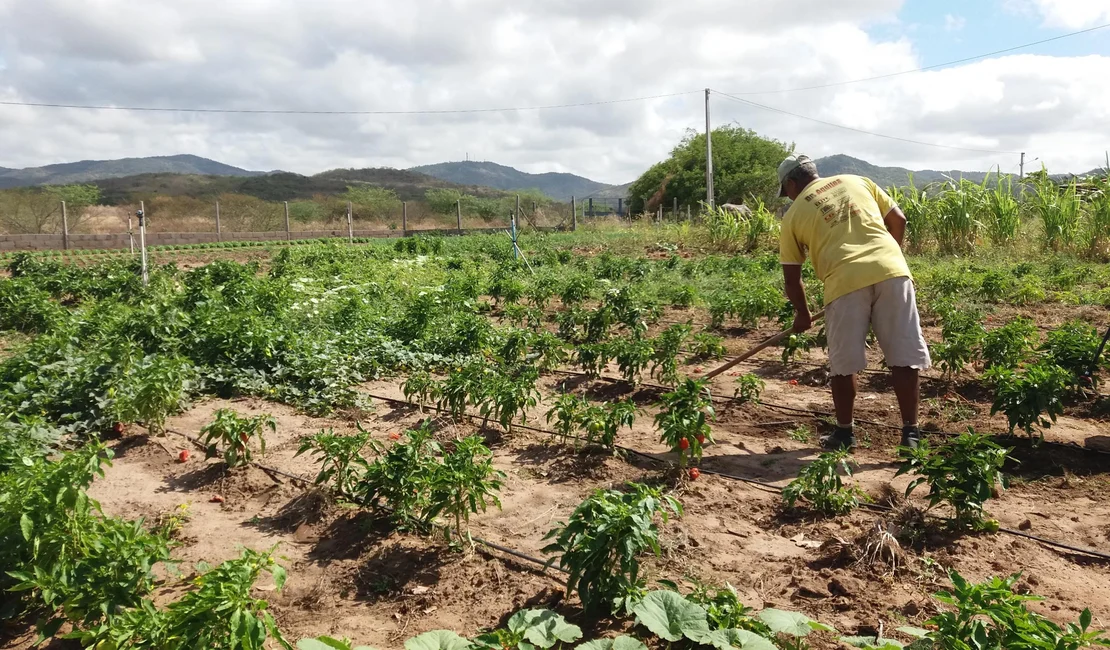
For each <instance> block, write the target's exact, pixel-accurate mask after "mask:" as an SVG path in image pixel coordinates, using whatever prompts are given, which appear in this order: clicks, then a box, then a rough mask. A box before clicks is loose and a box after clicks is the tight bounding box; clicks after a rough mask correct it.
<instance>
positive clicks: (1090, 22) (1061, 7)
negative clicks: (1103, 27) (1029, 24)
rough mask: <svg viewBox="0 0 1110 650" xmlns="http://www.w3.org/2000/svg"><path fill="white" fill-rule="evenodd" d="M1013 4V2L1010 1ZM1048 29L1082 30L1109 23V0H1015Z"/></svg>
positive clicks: (1012, 0)
mask: <svg viewBox="0 0 1110 650" xmlns="http://www.w3.org/2000/svg"><path fill="white" fill-rule="evenodd" d="M1010 2H1014V0H1010ZM1017 2H1019V3H1020V5H1024V6H1025V8H1026V9H1029V10H1033V11H1035V12H1036V13H1038V14H1039V15H1040V16H1041V17H1042V18H1043V19H1044V22H1045V25H1047V26H1049V27H1062V28H1066V29H1083V28H1085V27H1094V26H1095V25H1098V24H1100V23H1106V22H1108V21H1110V0H1017Z"/></svg>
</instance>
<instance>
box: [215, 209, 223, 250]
mask: <svg viewBox="0 0 1110 650" xmlns="http://www.w3.org/2000/svg"><path fill="white" fill-rule="evenodd" d="M223 240H224V237H223V234H222V233H221V231H220V202H219V201H216V241H218V242H219V241H223Z"/></svg>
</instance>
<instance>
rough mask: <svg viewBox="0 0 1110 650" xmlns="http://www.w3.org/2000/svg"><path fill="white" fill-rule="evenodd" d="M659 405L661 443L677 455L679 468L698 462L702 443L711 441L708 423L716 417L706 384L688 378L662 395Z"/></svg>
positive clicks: (711, 436) (656, 418)
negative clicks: (691, 462) (692, 461)
mask: <svg viewBox="0 0 1110 650" xmlns="http://www.w3.org/2000/svg"><path fill="white" fill-rule="evenodd" d="M659 406H660V411H659V413H658V414H656V416H655V428H656V429H658V430H659V437H660V440H661V441H662V442H663V443H665V444H667V445H669V446H670V448H671V451H673V452H675V453H677V454H678V465H679V467H682V468H685V467H686V466H687V465H688V464H689V462H690V460H691V459H693V460H694V461H695V462H696V461H699V460H701V455H702V449H703V448H704V445H705V443H706V442H713V434H712V431H711V430H710V427H709V420H710V419H711V418H714V417H715V416H716V413H715V411H714V409H713V399H712V396H711V395H710V394H709V388H708V385H707V382H705V381H704V380H697V379H689V378H687V379H685V380H684V381H682V383H680V384H679V385H678V386H676V387H675V390H674V391H673V392H670V393H666V394H664V395H663V396H662V397H661V398H660V402H659Z"/></svg>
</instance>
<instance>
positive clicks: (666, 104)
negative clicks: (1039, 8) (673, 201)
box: [0, 0, 1110, 182]
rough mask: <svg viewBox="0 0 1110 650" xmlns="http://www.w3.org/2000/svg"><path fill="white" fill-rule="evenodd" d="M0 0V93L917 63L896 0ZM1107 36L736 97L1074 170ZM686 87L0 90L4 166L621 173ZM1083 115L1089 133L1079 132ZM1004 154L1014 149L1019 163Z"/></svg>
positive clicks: (741, 88)
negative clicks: (133, 159)
mask: <svg viewBox="0 0 1110 650" xmlns="http://www.w3.org/2000/svg"><path fill="white" fill-rule="evenodd" d="M773 5H774V3H766V2H759V1H757V0H734V1H733V2H725V0H688V1H687V2H684V3H681V4H675V3H673V2H668V1H667V0H639V1H634V0H564V1H562V2H545V3H534V4H533V3H514V4H506V3H504V2H497V1H495V0H423V1H420V2H410V3H397V2H393V1H389V0H367V1H364V2H355V1H354V0H321V1H320V2H313V3H306V2H299V1H297V0H269V1H265V0H249V1H248V0H242V1H236V2H216V1H215V0H194V1H192V2H187V3H182V2H177V3H171V2H168V1H167V0H145V1H143V0H0V100H8V101H33V102H57V103H87V104H98V105H99V104H115V105H145V106H195V107H219V108H274V109H307V110H315V109H324V110H343V109H350V110H387V111H388V110H406V109H431V110H443V109H458V108H482V107H491V106H536V105H550V104H566V103H578V102H593V101H605V100H610V99H615V98H628V97H637V96H647V95H657V94H662V93H671V92H678V91H687V90H693V91H697V90H698V89H701V88H704V87H706V86H711V87H713V88H715V89H719V90H723V91H725V92H750V91H758V90H767V89H770V90H774V89H781V88H793V87H799V86H816V85H822V84H827V83H830V82H836V81H841V80H845V79H854V78H860V77H869V76H874V75H881V74H886V73H891V72H898V71H901V70H906V69H912V68H915V67H918V66H919V65H921V61H920V60H919V59H918V57H917V55H916V53H915V51H914V47H913V43H912V42H911V41H909V40H907V39H905V38H902V39H898V40H886V41H880V40H876V39H875V38H873V37H871V36H869V34H868V32H867V27H868V26H869V25H872V24H876V23H880V22H889V21H892V20H894V19H895V18H896V16H897V13H898V10H899V8H900V5H901V1H900V0H850V1H845V2H839V3H835V7H833V6H832V5H833V3H828V2H824V1H822V0H797V1H796V2H795V9H796V11H793V12H791V13H790V14H789V15H786V14H784V13H783V12H781V11H780V10H777V9H775V8H774V6H773ZM1108 76H1110V59H1107V58H1104V57H1087V58H1076V59H1067V60H1062V59H1058V58H1050V57H1033V56H1026V57H1008V58H1004V59H994V60H988V61H982V62H978V63H974V64H970V65H968V66H962V67H959V68H956V69H953V70H944V71H939V72H930V73H925V74H919V75H906V76H901V77H895V78H892V79H890V80H885V81H880V82H871V83H865V84H856V85H849V86H840V87H834V88H827V89H822V90H813V91H805V92H799V93H789V94H766V95H763V94H761V95H754V96H751V97H750V99H752V100H754V101H757V102H760V103H762V104H767V105H772V106H777V107H781V108H783V109H786V110H789V111H791V112H795V113H801V114H805V115H811V116H813V117H817V118H820V119H824V120H827V121H831V122H839V123H842V124H846V125H849V126H853V127H856V128H859V129H864V130H868V131H877V132H882V133H889V134H891V135H895V136H899V137H904V138H909V139H917V140H926V141H931V142H940V143H945V144H951V145H957V146H965V147H974V148H985V149H1005V150H1014V151H1020V150H1026V151H1029V152H1030V154H1031V157H1032V156H1033V155H1041V156H1042V158H1044V159H1045V160H1047V161H1048V164H1049V165H1050V166H1052V167H1055V168H1061V169H1072V170H1075V171H1084V170H1086V169H1090V168H1091V167H1093V166H1095V165H1096V164H1098V163H1099V161H1101V159H1102V154H1101V153H1100V152H1101V151H1102V149H1103V148H1105V143H1095V142H1092V133H1097V130H1095V129H1093V125H1096V124H1099V123H1104V122H1105V120H1106V118H1107V113H1106V111H1107V108H1106V107H1107V106H1110V97H1107V92H1110V91H1107V90H1105V89H1102V87H1101V86H1104V85H1105V84H1092V83H1091V82H1090V80H1091V79H1099V78H1108ZM703 106H704V104H703V97H702V95H701V93H700V92H694V93H692V94H690V95H684V96H680V97H672V98H661V99H655V100H650V101H642V102H628V103H615V104H603V105H597V106H591V107H586V108H568V109H555V110H548V111H517V112H506V113H467V114H441V115H408V116H398V115H379V116H307V115H305V116H288V115H257V114H255V115H250V114H200V115H198V114H188V113H124V112H113V111H66V110H58V109H32V108H17V107H10V106H6V107H5V106H0V120H3V122H4V124H5V126H6V127H7V128H4V129H2V130H0V166H6V167H17V166H29V165H39V164H45V163H50V162H62V161H69V160H78V159H83V158H114V157H120V156H136V155H157V154H172V153H195V154H198V155H202V156H208V157H211V158H215V159H218V160H221V161H224V162H228V163H230V164H235V165H240V166H243V167H248V168H253V169H275V168H282V169H288V170H292V171H297V172H302V173H313V172H317V171H320V170H323V169H328V168H333V167H351V166H356V167H357V166H394V167H408V166H411V165H416V164H423V163H430V162H439V161H443V160H460V159H462V158H463V156H464V152H469V154H470V157H471V159H490V160H495V161H497V162H501V163H504V164H509V165H513V166H516V167H518V168H521V169H525V170H527V171H535V172H539V171H550V170H557V171H571V172H575V173H579V174H583V175H587V176H591V177H593V178H597V179H599V180H605V181H610V182H625V181H627V180H631V179H632V178H634V177H635V176H636V175H637V174H638V173H640V172H641V171H643V170H644V169H645V168H647V167H648V166H649V165H650V164H651V163H653V162H655V161H656V160H659V159H661V158H662V157H664V156H665V155H666V154H667V152H668V151H669V150H670V149H671V148H672V147H673V146H674V144H675V143H676V142H677V140H678V139H679V138H681V137H682V135H683V133H684V132H685V130H686V129H688V128H696V129H700V128H702V126H703V125H704V116H703ZM713 111H714V122H715V123H717V124H721V123H725V122H730V121H737V122H739V123H740V124H742V125H743V126H745V127H748V128H753V129H755V130H757V131H759V132H760V133H763V134H766V135H768V136H771V137H776V138H779V139H782V140H785V141H791V142H796V143H797V144H798V147H799V148H800V149H803V150H806V151H808V152H810V153H813V154H815V155H822V154H827V153H847V154H849V155H855V156H858V157H861V158H866V159H869V160H871V161H872V162H876V163H882V164H903V165H906V166H929V167H940V168H944V169H952V168H959V167H963V168H986V167H987V166H989V165H994V164H995V163H997V162H1006V163H1009V159H1008V158H1006V159H1005V160H1000V158H1003V157H1002V156H996V155H990V154H976V153H971V152H959V151H950V150H944V149H934V148H929V147H921V146H917V145H911V144H908V143H901V142H895V141H890V140H883V139H878V138H872V137H869V136H865V135H861V134H857V133H852V132H848V131H842V130H837V129H832V128H829V127H826V126H821V125H818V124H814V123H812V122H808V121H804V120H799V119H797V118H793V117H788V116H784V115H782V114H780V113H775V112H771V111H766V110H761V109H756V108H752V107H750V106H743V105H739V104H736V103H734V102H731V101H728V100H726V99H724V98H716V99H715V100H714V102H713ZM1083 134H1085V137H1084V135H1083ZM1016 162H1017V160H1016V157H1015V158H1014V160H1013V164H1016Z"/></svg>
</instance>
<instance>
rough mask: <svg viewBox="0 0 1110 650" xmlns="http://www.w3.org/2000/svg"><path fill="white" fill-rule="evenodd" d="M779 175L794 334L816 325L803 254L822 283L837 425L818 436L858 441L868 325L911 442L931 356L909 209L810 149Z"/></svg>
mask: <svg viewBox="0 0 1110 650" xmlns="http://www.w3.org/2000/svg"><path fill="white" fill-rule="evenodd" d="M778 173H779V185H780V186H781V188H782V192H781V194H780V196H786V197H789V198H790V199H791V200H792V201H793V204H792V205H791V206H790V209H789V210H787V211H786V215H785V216H784V217H783V220H782V238H781V240H780V242H779V254H780V259H781V261H782V273H783V276H784V277H785V279H786V295H787V297H788V298H789V299H790V302H791V303H792V304H793V305H794V331H795V332H804V331H806V330H808V329H809V328H810V326H811V325H812V323H813V321H812V317H811V315H810V312H809V305H808V304H807V303H806V294H805V288H804V287H803V286H802V263H803V262H805V259H806V254H807V252H808V254H809V256H810V259H811V260H812V262H813V268H814V270H815V271H816V272H817V277H818V278H820V279H821V282H822V283H824V285H825V331H826V334H827V335H828V341H829V374H830V382H831V384H832V395H833V405H834V407H835V410H836V422H837V424H836V429H835V431H834V432H833V433H832V435H829V436H825V437H823V438H821V444H822V445H823V446H825V447H828V448H833V449H838V448H850V447H852V446H854V445H855V434H854V433H853V430H852V427H853V412H854V410H855V401H856V373H858V372H860V371H862V370H863V369H864V368H866V367H867V354H866V352H867V333H868V330H874V332H875V338H877V339H878V341H879V346H880V347H881V348H882V350H883V354H884V355H885V356H886V364H887V365H888V366H889V367H890V371H891V375H892V379H893V383H894V393H895V395H896V396H897V398H898V408H899V410H900V411H901V413H902V446H903V447H916V446H917V444H918V441H919V436H920V434H919V433H918V427H917V414H918V405H919V401H920V394H919V379H918V371H919V370H921V369H924V368H928V367H929V364H930V359H929V349H928V347H927V346H926V345H925V338H924V337H923V336H922V334H921V320H920V318H919V317H918V314H917V299H916V297H915V294H914V286H913V278H912V277H911V276H910V269H909V266H907V264H906V258H905V257H904V256H903V255H902V238H903V236H904V235H905V232H906V216H905V215H904V214H902V211H901V210H900V209H899V208H898V206H897V205H895V204H894V201H893V200H891V198H890V197H889V196H887V193H886V192H884V191H883V190H882V189H881V188H880V187H879V186H878V185H876V184H875V183H874V182H873V181H871V180H870V179H867V178H863V177H862V176H853V175H848V174H845V175H841V176H832V177H830V178H821V177H820V176H819V175H818V174H817V166H816V165H814V164H813V161H812V160H810V159H809V158H808V157H807V156H801V155H799V156H790V157H788V158H787V159H786V160H784V161H783V162H782V164H781V165H779V172H778Z"/></svg>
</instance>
